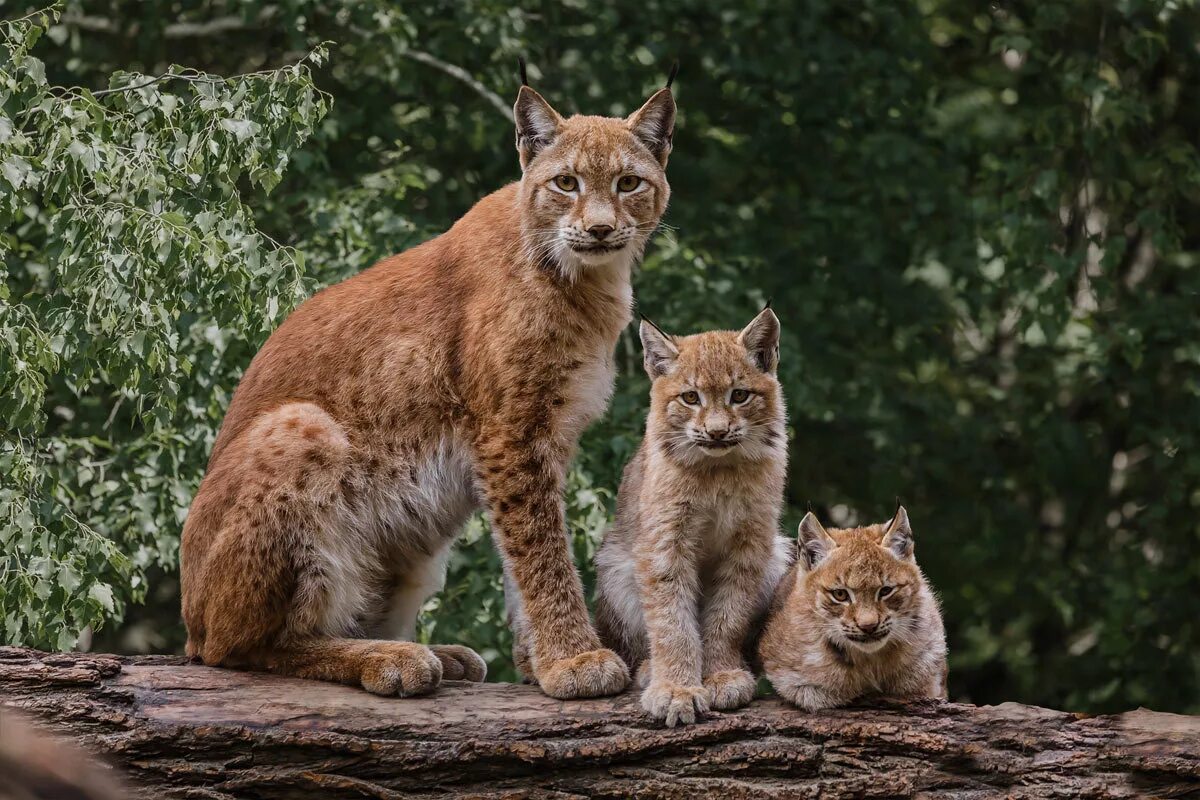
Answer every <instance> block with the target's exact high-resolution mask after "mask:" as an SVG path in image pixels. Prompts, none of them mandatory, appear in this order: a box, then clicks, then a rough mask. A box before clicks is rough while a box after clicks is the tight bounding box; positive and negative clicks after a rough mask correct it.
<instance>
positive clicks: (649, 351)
mask: <svg viewBox="0 0 1200 800" xmlns="http://www.w3.org/2000/svg"><path fill="white" fill-rule="evenodd" d="M638 335H639V336H640V337H641V339H642V354H643V355H642V364H643V365H644V366H645V367H646V374H647V375H649V376H650V380H652V381H653V380H657V379H658V378H661V377H662V376H663V375H666V374H667V373H668V372H670V371H671V368H672V367H674V366H675V359H676V358H678V357H679V348H678V347H676V346H675V340H674V339H672V338H671V336H670V335H668V334H667V333H665V332H664V331H663V329H662V328H660V327H658V326H657V325H655V324H654V323H653V322H651V321H650V320H648V319H646V318H645V317H642V324H641V325H640V326H639V327H638Z"/></svg>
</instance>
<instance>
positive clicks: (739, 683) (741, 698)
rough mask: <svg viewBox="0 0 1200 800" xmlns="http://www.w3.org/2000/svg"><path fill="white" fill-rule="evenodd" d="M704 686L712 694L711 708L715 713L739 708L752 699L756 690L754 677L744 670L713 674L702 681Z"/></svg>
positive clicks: (722, 671) (723, 671) (729, 670)
mask: <svg viewBox="0 0 1200 800" xmlns="http://www.w3.org/2000/svg"><path fill="white" fill-rule="evenodd" d="M704 685H705V686H706V687H707V688H708V690H709V691H710V692H711V693H712V707H713V708H714V709H716V710H717V711H729V710H731V709H734V708H741V707H742V706H744V705H747V704H748V703H749V702H750V701H751V700H753V699H754V691H755V689H756V688H758V684H757V682H756V681H755V680H754V676H753V675H751V674H750V673H749V672H748V671H746V670H744V669H725V670H721V671H720V672H714V673H712V674H711V675H709V676H708V677H707V678H705V679H704Z"/></svg>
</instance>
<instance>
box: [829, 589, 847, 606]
mask: <svg viewBox="0 0 1200 800" xmlns="http://www.w3.org/2000/svg"><path fill="white" fill-rule="evenodd" d="M829 595H830V596H831V597H832V598H833V599H834V600H837V601H838V602H839V603H848V602H850V593H849V592H847V591H846V590H845V589H830V590H829Z"/></svg>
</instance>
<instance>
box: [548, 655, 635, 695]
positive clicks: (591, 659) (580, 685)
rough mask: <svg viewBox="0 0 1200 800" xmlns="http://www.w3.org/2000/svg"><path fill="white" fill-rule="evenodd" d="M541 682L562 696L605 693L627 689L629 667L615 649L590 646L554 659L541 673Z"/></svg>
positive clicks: (551, 692) (555, 693)
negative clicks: (590, 647)
mask: <svg viewBox="0 0 1200 800" xmlns="http://www.w3.org/2000/svg"><path fill="white" fill-rule="evenodd" d="M538 683H539V684H540V685H541V687H542V691H543V692H545V693H546V694H548V695H550V696H551V697H556V698H558V699H559V700H577V699H579V698H583V697H603V696H605V695H610V694H617V693H619V692H622V691H624V689H625V687H626V686H628V685H629V667H627V666H625V662H624V661H622V660H621V657H620V656H618V655H617V654H616V653H614V652H613V651H612V650H589V651H588V652H586V653H580V654H579V655H577V656H574V657H572V658H564V659H560V660H558V661H554V662H552V663H551V664H550V665H549V666H548V667H547V668H546V669H544V670H542V671H541V674H540V675H538Z"/></svg>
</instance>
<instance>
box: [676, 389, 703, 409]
mask: <svg viewBox="0 0 1200 800" xmlns="http://www.w3.org/2000/svg"><path fill="white" fill-rule="evenodd" d="M679 399H680V400H682V401H683V402H685V403H687V404H688V405H689V406H695V405H699V404H700V393H699V392H684V393H683V394H681V395H679Z"/></svg>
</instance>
